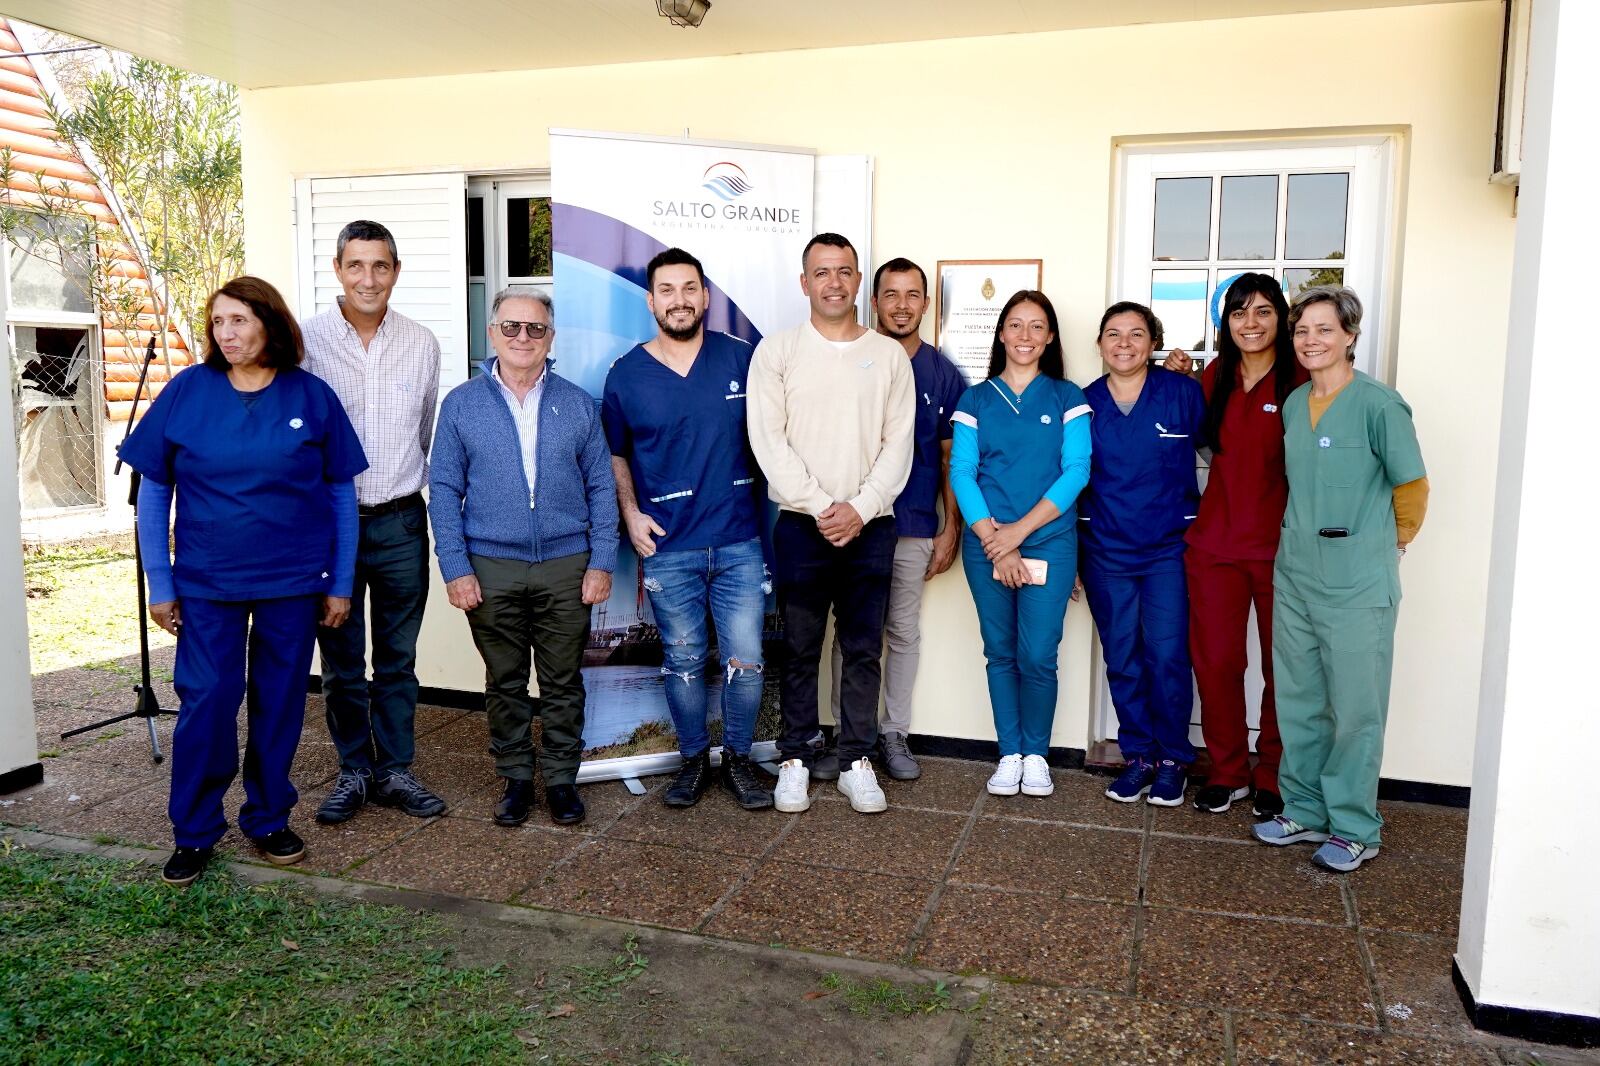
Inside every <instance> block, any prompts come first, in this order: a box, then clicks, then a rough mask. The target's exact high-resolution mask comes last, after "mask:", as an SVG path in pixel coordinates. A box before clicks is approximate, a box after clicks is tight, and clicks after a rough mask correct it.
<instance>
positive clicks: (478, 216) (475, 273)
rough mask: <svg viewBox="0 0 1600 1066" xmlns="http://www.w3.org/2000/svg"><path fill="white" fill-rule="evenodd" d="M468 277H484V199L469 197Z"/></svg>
mask: <svg viewBox="0 0 1600 1066" xmlns="http://www.w3.org/2000/svg"><path fill="white" fill-rule="evenodd" d="M467 276H468V277H472V278H481V277H483V197H481V196H468V197H467Z"/></svg>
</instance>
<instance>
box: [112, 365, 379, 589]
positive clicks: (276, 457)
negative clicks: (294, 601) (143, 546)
mask: <svg viewBox="0 0 1600 1066" xmlns="http://www.w3.org/2000/svg"><path fill="white" fill-rule="evenodd" d="M249 395H250V396H251V397H253V399H252V400H251V402H250V403H248V404H247V403H246V402H245V401H244V399H243V398H242V397H241V394H240V393H238V392H236V391H235V390H234V388H233V385H232V384H231V383H230V382H229V381H228V375H227V373H226V372H224V371H222V370H217V369H214V368H212V367H210V366H206V365H204V364H202V365H199V366H194V367H190V368H189V369H187V370H185V371H183V372H182V373H181V374H178V375H177V376H176V377H174V378H173V379H172V380H171V381H170V382H168V383H167V386H166V388H164V389H162V390H161V394H160V395H159V396H157V397H156V400H155V402H154V403H153V404H151V405H150V409H149V410H148V411H146V412H145V414H144V417H143V418H141V419H140V420H139V424H138V426H137V427H135V428H134V430H133V432H132V433H131V434H130V435H129V437H128V439H127V440H126V441H125V442H124V443H123V445H122V447H121V448H120V449H119V452H118V454H119V455H120V456H121V458H122V459H123V461H124V462H126V463H127V464H128V465H129V466H131V467H133V468H134V469H135V470H137V471H139V473H140V474H141V475H143V476H144V477H147V478H149V479H151V480H152V481H158V482H160V483H162V484H164V485H172V486H174V487H175V488H176V490H177V496H178V514H177V519H176V521H175V522H174V524H173V533H174V537H175V540H176V550H175V552H174V559H173V580H174V584H175V585H176V588H177V593H178V596H179V597H180V598H183V597H195V598H199V599H207V600H231V601H237V600H263V599H276V598H279V597H283V596H307V595H319V594H326V593H327V592H328V590H329V587H330V584H331V581H332V572H333V569H334V523H335V515H334V510H333V494H332V490H331V487H330V483H333V482H344V481H349V480H350V479H351V478H353V477H355V476H356V475H357V474H359V473H361V472H362V471H363V470H365V469H366V468H367V457H366V453H365V452H364V451H362V448H361V441H360V440H359V439H358V438H357V437H356V432H355V429H354V428H353V427H352V426H351V425H350V419H349V418H348V417H346V415H345V413H344V408H343V407H341V406H340V404H339V398H338V397H337V396H336V395H334V392H333V390H332V389H331V388H329V387H328V385H327V384H326V383H325V382H323V381H322V380H321V379H320V378H317V377H315V376H314V375H312V374H310V373H308V372H306V371H304V370H301V369H299V368H290V369H285V370H279V371H278V373H277V374H276V375H275V376H274V377H273V379H272V382H271V383H270V384H269V385H267V387H266V388H264V389H262V390H260V391H259V392H255V393H251V394H249Z"/></svg>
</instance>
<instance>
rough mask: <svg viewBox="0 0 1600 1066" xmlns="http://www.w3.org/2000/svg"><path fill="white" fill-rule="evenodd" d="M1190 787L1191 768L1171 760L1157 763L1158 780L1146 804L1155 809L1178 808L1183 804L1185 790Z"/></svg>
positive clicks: (1146, 798) (1146, 799)
mask: <svg viewBox="0 0 1600 1066" xmlns="http://www.w3.org/2000/svg"><path fill="white" fill-rule="evenodd" d="M1188 787H1189V768H1188V767H1187V766H1184V765H1183V764H1182V763H1176V762H1173V761H1172V760H1171V759H1162V760H1161V761H1160V762H1158V763H1156V780H1155V783H1154V784H1152V785H1151V786H1150V794H1149V795H1148V796H1146V797H1145V802H1146V803H1148V804H1150V805H1152V806H1155V807H1177V806H1180V805H1182V803H1183V790H1184V789H1186V788H1188Z"/></svg>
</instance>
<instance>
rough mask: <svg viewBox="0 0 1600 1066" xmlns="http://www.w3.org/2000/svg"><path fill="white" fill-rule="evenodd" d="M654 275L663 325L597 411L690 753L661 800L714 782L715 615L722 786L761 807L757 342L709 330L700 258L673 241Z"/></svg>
mask: <svg viewBox="0 0 1600 1066" xmlns="http://www.w3.org/2000/svg"><path fill="white" fill-rule="evenodd" d="M646 278H647V280H646V286H647V292H646V298H647V299H648V301H649V304H650V313H651V314H652V315H654V316H655V319H656V325H657V326H658V327H659V328H660V332H658V333H657V334H656V336H655V337H654V338H652V339H651V340H649V341H646V342H645V343H644V344H639V345H635V346H634V347H633V348H632V349H631V350H629V351H628V353H627V354H626V355H624V356H622V358H620V359H618V360H617V361H616V362H615V363H613V364H612V366H611V371H610V373H609V374H607V375H606V388H605V402H604V406H603V407H602V409H601V416H602V419H603V421H604V423H605V430H606V438H607V439H608V440H609V442H610V445H611V469H612V472H613V473H614V474H615V475H616V479H617V502H618V504H619V506H620V508H621V511H622V520H623V523H624V525H625V526H626V528H627V530H628V539H629V540H631V541H632V542H633V548H634V551H635V552H637V553H638V555H639V565H640V567H641V569H642V570H643V573H644V588H645V592H647V593H648V594H649V596H650V607H651V609H652V611H654V613H655V618H656V624H657V625H658V626H660V628H661V644H662V651H663V661H662V664H661V676H662V678H663V681H664V683H665V685H666V696H667V707H668V709H669V710H670V711H671V712H672V722H673V725H674V726H675V727H676V729H677V732H678V751H679V753H680V754H682V756H683V766H682V768H681V769H680V770H679V771H678V776H677V778H676V779H675V780H674V781H673V782H672V785H671V786H670V787H669V788H668V789H667V791H666V793H665V795H664V797H663V798H664V800H665V802H666V804H667V806H669V807H692V806H694V805H695V803H697V802H698V801H699V799H700V797H701V796H702V795H703V794H704V793H705V791H706V789H707V788H709V787H710V785H711V781H712V775H711V736H710V733H709V732H708V731H707V726H706V719H707V713H706V677H705V675H706V655H707V650H708V636H709V634H708V632H707V627H706V620H707V614H708V613H709V614H710V617H711V620H712V621H713V622H714V623H715V625H716V634H717V666H718V671H719V675H720V677H721V679H722V773H721V779H722V784H723V787H725V788H726V789H727V790H728V791H729V792H730V793H732V795H733V798H734V801H735V802H736V803H738V804H739V806H741V807H743V808H745V809H746V810H760V809H762V808H766V807H771V806H772V792H771V790H770V789H768V788H767V787H765V786H764V785H763V784H762V783H761V781H760V780H759V779H758V778H757V777H756V774H755V770H754V768H753V767H752V766H751V763H750V742H751V739H752V736H753V734H754V731H755V721H756V714H757V712H758V711H759V710H760V707H761V688H762V680H763V672H764V670H765V664H764V661H763V658H762V651H761V628H762V625H761V623H762V617H763V614H764V612H765V606H766V593H765V590H764V589H765V585H766V584H767V580H768V579H767V573H766V569H767V568H766V564H765V562H764V559H763V556H762V552H761V535H760V526H759V524H758V523H759V517H758V516H759V515H760V513H761V509H760V506H759V505H760V499H759V497H758V495H757V491H758V489H757V485H756V476H755V472H756V463H755V459H754V457H753V456H751V454H750V448H749V441H748V438H747V436H746V431H745V381H746V379H747V377H748V375H749V371H750V354H751V350H752V349H751V347H750V345H748V344H746V343H745V342H744V341H741V340H738V339H737V338H734V337H730V336H728V335H727V334H726V333H718V332H716V331H715V330H708V329H706V328H705V313H706V309H707V307H709V306H710V299H711V293H710V290H709V289H708V288H707V287H706V278H705V270H704V269H703V268H702V267H701V265H700V261H699V260H698V259H696V258H695V257H694V256H692V255H690V254H689V253H688V252H686V251H684V250H683V249H681V248H668V249H667V250H666V251H664V252H661V253H660V254H659V255H657V256H656V257H655V258H654V259H652V260H650V265H649V267H648V269H647V271H646Z"/></svg>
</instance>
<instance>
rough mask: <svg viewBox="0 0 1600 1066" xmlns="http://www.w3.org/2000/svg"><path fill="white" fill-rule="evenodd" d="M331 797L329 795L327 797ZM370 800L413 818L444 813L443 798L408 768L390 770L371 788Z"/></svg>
mask: <svg viewBox="0 0 1600 1066" xmlns="http://www.w3.org/2000/svg"><path fill="white" fill-rule="evenodd" d="M329 798H330V799H331V798H332V797H331V796H330V797H329ZM372 802H373V803H376V804H378V806H380V807H399V808H400V811H401V813H403V814H409V815H411V817H413V818H432V817H433V816H434V815H436V814H443V813H444V800H442V799H440V798H439V797H438V796H435V795H434V794H433V793H432V792H429V791H428V789H427V788H426V787H425V786H424V785H423V783H422V782H421V781H418V780H417V779H416V778H415V777H412V776H411V771H410V770H390V771H389V772H388V773H387V774H385V775H384V777H383V779H382V780H380V781H379V782H378V785H377V787H376V788H374V789H373V790H372Z"/></svg>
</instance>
